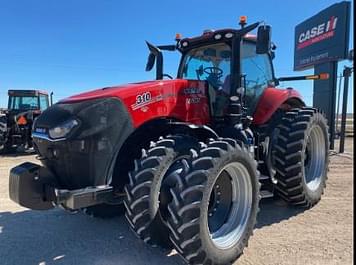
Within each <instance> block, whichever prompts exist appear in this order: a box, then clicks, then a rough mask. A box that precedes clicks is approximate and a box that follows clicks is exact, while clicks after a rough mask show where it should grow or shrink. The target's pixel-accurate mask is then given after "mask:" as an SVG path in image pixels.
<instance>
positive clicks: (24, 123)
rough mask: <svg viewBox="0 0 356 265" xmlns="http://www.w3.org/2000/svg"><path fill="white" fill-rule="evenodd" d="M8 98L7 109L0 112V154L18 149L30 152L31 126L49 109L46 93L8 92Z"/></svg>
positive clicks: (37, 91) (32, 91) (30, 91)
mask: <svg viewBox="0 0 356 265" xmlns="http://www.w3.org/2000/svg"><path fill="white" fill-rule="evenodd" d="M51 95H52V94H51ZM8 96H9V100H8V108H7V109H5V110H2V111H0V153H9V152H12V151H15V150H16V149H18V148H22V149H24V150H30V149H32V136H31V130H32V124H33V121H34V120H35V119H36V118H37V117H38V116H39V115H40V114H41V113H42V111H44V110H45V109H47V108H48V107H49V105H50V100H49V96H48V93H47V92H44V91H39V90H9V91H8ZM51 102H52V97H51Z"/></svg>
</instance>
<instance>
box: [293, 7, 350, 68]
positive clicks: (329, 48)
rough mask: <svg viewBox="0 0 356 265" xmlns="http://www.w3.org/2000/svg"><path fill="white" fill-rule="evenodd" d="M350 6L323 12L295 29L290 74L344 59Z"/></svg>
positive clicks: (346, 48)
mask: <svg viewBox="0 0 356 265" xmlns="http://www.w3.org/2000/svg"><path fill="white" fill-rule="evenodd" d="M349 16H350V2H341V3H338V4H334V5H332V6H330V7H328V8H327V9H324V10H323V11H321V12H320V13H318V14H317V15H315V16H313V17H311V18H309V19H307V20H305V21H304V22H302V23H300V24H299V25H297V26H296V27H295V50H294V70H304V69H306V68H310V67H313V66H314V65H316V64H320V63H325V62H328V61H337V60H339V59H345V58H347V54H348V44H349V34H348V33H349V27H350V25H349V21H350V19H349Z"/></svg>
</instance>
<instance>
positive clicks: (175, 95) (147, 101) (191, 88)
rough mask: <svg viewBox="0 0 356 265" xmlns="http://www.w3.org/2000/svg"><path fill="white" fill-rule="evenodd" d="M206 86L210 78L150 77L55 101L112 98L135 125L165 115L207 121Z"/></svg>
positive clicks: (65, 103)
mask: <svg viewBox="0 0 356 265" xmlns="http://www.w3.org/2000/svg"><path fill="white" fill-rule="evenodd" d="M207 87H208V84H207V82H205V81H196V80H186V79H173V80H157V81H147V82H140V83H131V84H126V85H121V86H113V87H105V88H101V89H96V90H93V91H89V92H85V93H82V94H78V95H75V96H71V97H69V98H66V99H63V100H61V101H60V102H59V103H58V104H56V105H78V104H79V105H80V104H83V105H87V104H89V105H91V102H95V101H97V100H101V101H102V100H108V99H111V100H115V101H119V102H121V104H122V105H123V106H124V107H125V108H126V111H127V112H128V114H129V116H130V117H131V120H132V122H133V125H134V127H138V126H140V125H142V124H143V123H145V122H147V121H148V120H149V119H155V118H162V117H165V118H167V117H170V118H173V119H177V120H185V121H189V122H193V123H196V124H206V122H207V120H208V119H209V108H208V97H207ZM201 117H203V118H201Z"/></svg>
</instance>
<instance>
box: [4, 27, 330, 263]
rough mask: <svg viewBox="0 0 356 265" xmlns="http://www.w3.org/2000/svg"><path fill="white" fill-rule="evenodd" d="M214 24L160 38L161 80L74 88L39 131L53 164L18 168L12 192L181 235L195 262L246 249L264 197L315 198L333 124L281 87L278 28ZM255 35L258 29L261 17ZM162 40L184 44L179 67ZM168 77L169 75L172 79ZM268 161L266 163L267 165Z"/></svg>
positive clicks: (144, 230)
mask: <svg viewBox="0 0 356 265" xmlns="http://www.w3.org/2000/svg"><path fill="white" fill-rule="evenodd" d="M241 24H242V25H241V28H240V29H223V30H216V31H205V32H204V34H202V35H201V36H198V37H194V38H184V39H180V38H177V39H176V44H174V45H166V46H158V47H156V46H154V45H152V44H150V43H147V44H148V48H149V50H150V55H149V58H148V63H147V66H146V70H151V69H152V68H153V67H154V65H155V64H156V75H157V80H155V81H149V82H140V83H132V84H128V85H123V86H115V87H105V88H102V89H98V90H95V91H91V92H87V93H83V94H80V95H76V96H72V97H69V98H67V99H64V100H62V101H60V102H59V103H57V104H55V105H53V106H52V107H50V108H49V109H47V110H46V111H44V112H43V114H41V116H39V117H38V119H37V120H36V122H35V124H34V130H33V134H32V136H33V139H34V145H35V148H36V150H37V153H38V158H39V160H40V161H41V162H42V164H43V166H38V165H36V164H32V163H24V164H21V165H19V166H17V167H15V168H13V169H12V170H11V172H10V197H11V199H12V200H14V201H15V202H17V203H18V204H20V205H22V206H24V207H28V208H30V209H38V210H46V209H50V208H52V207H54V206H55V205H57V206H61V207H63V208H65V209H68V210H78V209H83V210H84V212H86V213H88V214H91V215H94V216H102V217H107V216H112V215H115V214H117V213H119V212H120V207H121V206H122V204H123V205H124V206H125V209H126V217H127V220H128V223H129V225H130V227H131V228H132V230H133V231H134V232H135V233H136V234H137V235H138V236H139V237H140V238H141V239H143V240H144V241H145V242H147V243H150V244H161V245H163V246H164V245H166V246H167V245H170V244H171V245H173V246H174V247H175V249H176V250H177V252H178V253H179V254H180V255H181V256H182V257H183V258H184V259H185V261H186V262H187V263H189V264H230V263H232V262H234V260H236V259H237V258H238V257H239V256H240V255H241V254H242V252H243V249H244V247H245V246H246V245H247V241H248V239H249V237H250V236H251V235H252V230H253V228H254V226H255V223H256V217H257V212H258V207H259V206H258V205H259V201H260V198H261V197H262V198H264V197H271V196H273V195H274V194H277V195H278V196H280V197H282V198H283V199H284V200H286V201H287V202H288V203H290V204H293V205H300V206H302V207H311V206H313V205H314V204H316V203H317V202H318V201H319V200H320V198H321V195H322V193H323V190H324V187H325V182H326V178H327V169H328V148H329V140H328V126H327V121H326V119H325V118H324V116H323V115H322V114H321V113H320V112H319V110H317V109H314V108H311V107H306V106H305V104H304V102H303V100H302V98H301V96H300V94H299V93H298V92H297V91H295V90H293V89H291V88H288V89H278V88H276V86H277V85H278V82H279V81H280V80H291V79H294V80H296V79H317V78H320V76H306V77H296V78H283V79H281V78H280V79H277V78H276V77H275V76H274V70H273V65H272V59H273V57H274V48H275V46H274V44H273V43H272V42H271V40H270V36H271V28H270V27H269V26H267V25H260V23H254V24H251V25H248V26H245V25H244V23H241ZM257 28H258V31H257V37H256V36H255V37H254V36H251V35H249V34H248V33H249V32H251V31H253V30H254V29H257ZM162 50H166V51H179V52H180V53H181V54H182V58H181V61H180V64H179V69H178V74H177V78H176V79H174V78H172V77H171V76H169V75H167V74H164V72H163V56H162ZM164 77H167V78H168V79H171V80H164ZM260 172H261V173H260Z"/></svg>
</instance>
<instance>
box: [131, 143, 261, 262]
mask: <svg viewBox="0 0 356 265" xmlns="http://www.w3.org/2000/svg"><path fill="white" fill-rule="evenodd" d="M197 144H198V143H197V142H195V141H194V140H193V139H191V138H189V137H188V138H187V137H185V136H173V137H168V138H164V139H161V140H160V141H158V142H156V143H155V144H154V145H153V147H152V148H151V149H149V150H148V152H147V153H145V154H144V155H143V157H142V158H141V159H139V160H136V167H135V170H134V171H133V172H131V173H130V183H129V184H128V185H126V187H125V190H126V195H127V196H126V200H125V206H126V217H127V220H128V222H129V224H130V226H131V228H132V230H133V231H134V232H135V233H136V234H137V235H138V236H139V237H140V238H141V239H143V240H144V241H145V242H147V243H151V244H157V243H158V244H161V245H167V244H170V243H173V246H174V247H175V248H176V250H177V252H178V253H180V254H181V256H183V258H184V259H185V260H186V262H187V263H189V264H224V265H225V264H230V263H232V262H233V261H234V260H236V259H237V258H238V257H239V256H240V255H241V254H242V251H243V249H244V247H245V246H246V245H247V241H248V239H249V237H250V236H251V234H252V230H253V227H254V225H255V223H256V216H257V211H258V202H259V188H260V184H259V182H258V171H257V163H256V162H255V160H254V159H253V158H251V156H250V154H249V152H248V150H247V149H246V148H244V147H243V146H239V145H238V144H237V143H236V141H234V140H232V139H219V140H216V141H211V142H210V143H209V144H207V145H206V146H205V145H203V146H204V147H200V146H199V144H198V145H197ZM167 228H168V229H167Z"/></svg>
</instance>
